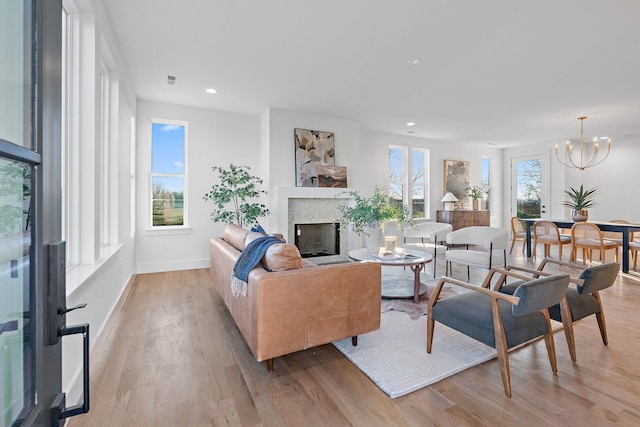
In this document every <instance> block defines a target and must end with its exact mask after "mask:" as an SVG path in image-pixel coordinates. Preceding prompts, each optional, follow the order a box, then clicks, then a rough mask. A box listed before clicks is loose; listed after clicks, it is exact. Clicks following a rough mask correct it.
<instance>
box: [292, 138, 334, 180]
mask: <svg viewBox="0 0 640 427" xmlns="http://www.w3.org/2000/svg"><path fill="white" fill-rule="evenodd" d="M293 134H294V142H295V145H296V147H295V152H296V187H317V186H318V175H317V171H316V166H317V165H328V166H334V165H335V162H336V161H335V141H334V138H333V132H322V131H318V130H308V129H297V128H296V129H294V130H293Z"/></svg>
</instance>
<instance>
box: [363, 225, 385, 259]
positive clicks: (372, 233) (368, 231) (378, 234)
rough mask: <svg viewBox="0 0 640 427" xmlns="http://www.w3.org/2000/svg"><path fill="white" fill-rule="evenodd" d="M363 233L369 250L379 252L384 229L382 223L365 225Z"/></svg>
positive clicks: (373, 252) (374, 252) (372, 252)
mask: <svg viewBox="0 0 640 427" xmlns="http://www.w3.org/2000/svg"><path fill="white" fill-rule="evenodd" d="M363 234H364V243H365V246H366V247H367V252H369V253H371V254H377V253H378V252H379V251H380V246H381V244H382V229H381V228H380V224H376V225H374V226H367V227H365V228H364V232H363Z"/></svg>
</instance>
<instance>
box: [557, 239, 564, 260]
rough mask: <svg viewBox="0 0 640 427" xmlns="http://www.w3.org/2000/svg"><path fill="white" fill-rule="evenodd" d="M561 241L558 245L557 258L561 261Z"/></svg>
mask: <svg viewBox="0 0 640 427" xmlns="http://www.w3.org/2000/svg"><path fill="white" fill-rule="evenodd" d="M562 246H563V245H562V243H560V244H559V245H558V259H559V260H560V261H562Z"/></svg>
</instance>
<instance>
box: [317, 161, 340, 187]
mask: <svg viewBox="0 0 640 427" xmlns="http://www.w3.org/2000/svg"><path fill="white" fill-rule="evenodd" d="M316 174H317V176H318V187H333V188H347V167H346V166H328V165H317V166H316Z"/></svg>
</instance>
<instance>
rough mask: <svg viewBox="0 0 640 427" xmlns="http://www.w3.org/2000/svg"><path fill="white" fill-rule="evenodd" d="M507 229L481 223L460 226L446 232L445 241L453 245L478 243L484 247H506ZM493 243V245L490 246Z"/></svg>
mask: <svg viewBox="0 0 640 427" xmlns="http://www.w3.org/2000/svg"><path fill="white" fill-rule="evenodd" d="M507 240H508V239H507V230H503V229H502V228H498V227H485V226H481V225H477V226H472V227H465V228H460V229H459V230H455V231H452V232H451V233H449V234H447V243H449V244H453V245H464V244H468V245H478V246H482V247H483V248H484V249H490V248H491V247H493V249H506V248H507ZM492 244H493V246H492Z"/></svg>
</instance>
